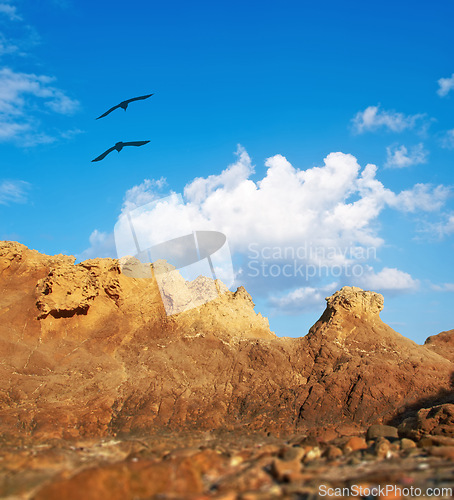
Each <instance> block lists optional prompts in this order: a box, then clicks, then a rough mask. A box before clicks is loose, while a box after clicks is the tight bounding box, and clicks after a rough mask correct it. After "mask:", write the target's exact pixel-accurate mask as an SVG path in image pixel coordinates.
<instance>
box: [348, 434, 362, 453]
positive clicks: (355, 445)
mask: <svg viewBox="0 0 454 500" xmlns="http://www.w3.org/2000/svg"><path fill="white" fill-rule="evenodd" d="M367 448H368V446H367V443H366V441H365V440H364V439H363V438H361V437H357V436H353V437H351V438H350V439H349V440H348V441H347V442H346V444H345V446H344V451H345V452H347V453H348V452H351V451H356V450H366V449H367Z"/></svg>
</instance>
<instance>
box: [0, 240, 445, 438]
mask: <svg viewBox="0 0 454 500" xmlns="http://www.w3.org/2000/svg"><path fill="white" fill-rule="evenodd" d="M73 262H74V258H72V257H65V256H54V257H49V256H45V255H41V254H39V253H38V252H34V251H31V250H29V249H27V248H26V247H24V246H23V245H20V244H17V243H8V242H6V243H1V244H0V290H1V291H2V292H1V294H0V356H1V358H2V360H3V363H2V364H1V365H0V432H1V433H3V434H17V433H22V434H25V435H30V436H33V437H35V438H49V437H64V438H78V437H81V436H85V437H86V436H102V435H109V434H110V435H113V434H117V433H120V432H121V433H128V432H140V431H147V432H149V431H150V430H159V429H164V428H165V429H194V428H197V429H219V428H224V429H234V428H237V427H238V426H242V427H248V428H251V429H260V430H261V431H273V432H290V431H295V430H308V431H309V430H311V429H312V430H314V429H317V430H320V431H321V430H322V429H323V428H324V429H325V430H326V432H331V431H329V428H331V429H333V431H332V432H337V430H339V429H340V428H342V429H343V433H346V432H347V429H353V430H354V429H360V428H362V427H364V426H366V425H368V424H370V423H382V422H387V421H388V420H391V419H393V418H395V417H396V416H398V415H402V418H404V417H405V416H408V415H407V413H408V411H409V409H411V410H412V411H413V410H415V408H416V409H417V408H418V404H420V403H419V402H421V401H422V400H424V404H425V405H426V406H427V401H433V402H436V401H437V398H438V397H439V395H440V394H442V393H443V394H444V395H446V393H447V391H450V390H452V386H451V379H450V377H451V373H452V372H453V364H452V362H451V361H450V360H449V359H446V358H444V357H442V356H440V355H439V354H437V353H436V352H434V351H433V350H431V349H429V348H428V347H425V346H418V345H417V344H415V343H414V342H412V341H410V340H408V339H406V338H404V337H402V336H401V335H399V334H398V333H397V332H395V331H394V330H392V329H391V328H390V327H389V326H387V325H385V324H384V323H383V322H382V321H381V319H380V316H379V312H380V311H381V309H382V308H383V297H382V296H381V295H379V294H376V293H374V292H366V291H363V290H361V289H359V288H356V287H345V288H343V289H342V290H340V291H338V292H336V293H335V294H334V295H333V296H331V297H328V298H327V309H326V310H325V312H324V313H323V315H322V316H321V318H320V319H319V320H318V321H317V322H316V324H315V325H314V326H313V327H312V328H311V330H310V332H309V334H308V335H307V336H305V337H301V338H277V337H276V336H275V335H274V334H273V333H272V332H270V330H269V325H268V321H267V319H266V318H264V317H262V316H261V315H260V314H257V313H256V312H255V311H254V304H253V302H252V299H251V297H250V295H249V294H248V293H247V291H246V290H245V289H244V288H242V287H240V288H239V289H238V290H237V291H236V292H230V291H229V290H227V289H225V287H224V286H223V285H222V283H220V282H214V281H213V280H209V279H208V278H203V277H200V278H198V279H197V280H195V281H194V282H191V283H187V282H182V281H181V280H180V279H179V278H178V277H176V278H175V280H174V282H173V283H172V286H175V287H176V288H177V289H181V287H183V291H184V293H186V292H188V291H189V292H190V296H189V298H188V304H189V303H191V301H194V300H196V301H197V300H200V297H202V296H204V294H205V292H206V291H207V290H208V291H210V290H214V289H216V291H217V296H216V298H214V299H213V300H210V301H208V302H206V303H202V304H200V305H198V306H197V307H191V308H188V309H186V310H184V312H181V313H179V314H173V315H168V314H166V309H165V307H164V304H163V299H162V296H161V293H160V289H159V284H158V282H157V280H156V273H155V271H156V269H155V268H154V266H149V265H146V264H140V266H141V271H143V272H142V273H141V274H140V277H137V276H138V275H137V274H135V275H134V276H135V277H131V275H128V272H129V271H128V270H127V267H128V266H129V267H131V266H134V265H137V263H134V262H119V261H117V260H114V259H93V260H89V261H86V262H83V263H81V264H78V265H74V263H73ZM162 265H163V264H162ZM175 276H177V275H175ZM183 295H184V294H183ZM194 297H195V298H194ZM164 300H166V299H165V297H164ZM192 305H195V304H194V302H192ZM421 405H422V403H421ZM419 408H421V406H419ZM405 412H407V413H405Z"/></svg>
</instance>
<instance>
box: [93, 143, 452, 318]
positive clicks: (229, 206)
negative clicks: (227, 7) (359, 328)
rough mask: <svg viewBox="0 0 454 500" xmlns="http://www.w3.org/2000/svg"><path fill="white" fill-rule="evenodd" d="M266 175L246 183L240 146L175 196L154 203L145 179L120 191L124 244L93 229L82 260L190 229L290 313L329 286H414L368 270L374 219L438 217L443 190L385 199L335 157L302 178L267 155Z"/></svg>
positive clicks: (369, 179) (401, 276) (372, 173)
mask: <svg viewBox="0 0 454 500" xmlns="http://www.w3.org/2000/svg"><path fill="white" fill-rule="evenodd" d="M266 167H267V171H266V173H265V175H264V176H263V177H262V178H260V179H258V180H254V167H253V164H252V162H251V158H250V157H249V155H248V154H247V152H246V151H245V150H244V148H242V147H239V148H238V152H237V160H236V161H235V162H234V163H233V164H231V165H229V166H228V167H227V168H226V169H225V170H224V171H222V172H221V173H219V174H218V175H210V176H208V177H200V178H196V179H193V180H192V181H191V182H189V183H188V184H187V185H186V187H185V189H184V195H183V197H179V196H177V195H176V194H175V193H171V194H170V196H168V197H167V198H165V199H163V198H162V195H161V194H160V190H161V189H162V187H163V182H164V181H163V180H162V179H160V180H159V181H151V180H147V181H144V183H142V184H140V185H138V186H135V187H133V188H132V189H130V190H128V191H127V193H126V196H125V199H124V205H123V209H122V211H121V214H120V217H119V221H118V223H117V225H116V230H117V229H119V231H117V234H121V235H122V236H124V237H125V239H124V241H121V242H120V243H121V244H120V245H118V242H116V241H115V239H112V235H111V234H105V233H100V232H98V231H95V232H94V233H93V234H92V237H91V239H90V243H91V247H90V249H88V250H87V251H86V252H85V254H84V255H90V256H95V255H106V254H108V255H110V256H115V252H116V249H115V243H117V247H118V246H120V247H121V251H120V252H119V254H121V255H119V256H122V255H133V254H135V253H136V248H140V249H144V248H149V247H151V246H153V245H156V244H158V243H162V242H165V241H168V240H170V239H172V238H175V237H177V236H183V235H185V234H187V233H190V232H191V231H192V230H194V231H199V230H213V229H214V230H216V231H220V232H222V233H224V234H225V235H226V237H227V241H228V245H229V247H230V250H231V252H232V254H233V256H234V262H235V266H236V268H237V270H238V272H237V276H238V277H239V279H238V281H237V284H245V285H246V286H247V288H248V290H249V291H251V293H254V294H255V296H256V295H262V296H263V297H268V299H269V304H270V305H271V307H274V308H277V307H280V308H281V309H283V310H286V311H288V312H289V313H290V312H291V311H293V310H296V309H297V308H298V307H299V308H300V310H303V309H304V308H305V307H310V305H311V304H314V303H315V302H314V301H317V302H320V298H323V297H322V295H323V294H324V293H330V292H331V291H333V290H328V288H329V286H328V285H327V284H332V283H333V282H334V281H336V283H339V284H340V285H342V284H351V285H359V286H364V287H367V288H370V289H377V290H383V291H391V293H407V292H409V291H412V290H414V289H416V288H417V286H418V282H417V280H415V279H414V278H412V277H411V276H410V275H409V274H408V273H406V272H404V271H401V270H399V269H394V268H384V269H382V270H381V271H379V272H375V271H374V269H373V267H372V266H373V265H374V264H375V263H376V250H377V249H378V248H379V247H380V246H381V245H382V244H383V243H384V241H383V239H382V238H381V236H380V234H379V227H380V226H379V217H380V214H381V213H382V212H383V210H385V209H386V208H388V209H393V210H396V211H400V212H405V213H418V214H421V213H424V212H426V213H430V212H434V211H437V210H440V209H441V208H442V207H443V204H444V203H445V201H446V199H447V197H448V196H449V194H450V190H449V188H448V187H445V186H442V185H441V186H432V185H429V184H416V185H414V186H412V187H410V188H409V189H406V190H403V191H400V192H394V191H392V190H390V189H389V188H386V187H385V186H384V185H383V183H382V182H381V181H379V180H378V179H377V167H376V166H375V165H372V164H368V165H366V166H365V167H361V166H360V165H359V163H358V161H357V160H356V158H355V157H354V156H352V155H349V154H344V153H331V154H329V155H328V156H327V157H326V158H325V160H324V162H323V164H322V165H320V166H315V167H312V168H309V169H306V170H300V169H298V168H295V167H294V166H293V165H291V164H290V162H289V161H288V160H287V159H286V158H285V157H284V156H282V155H275V156H273V157H271V158H268V159H267V160H266ZM131 226H133V227H134V231H135V234H133V233H132V231H131V230H129V229H128V227H131ZM128 231H129V232H128ZM125 235H126V236H125ZM128 239H129V242H128V241H127V240H128ZM106 249H107V250H108V251H106ZM251 263H253V266H251ZM350 271H352V273H350V274H349V272H350ZM353 271H354V273H353ZM330 286H331V285H330ZM333 286H334V285H333ZM327 287H328V288H327ZM317 294H319V295H317ZM303 302H304V303H305V304H306V305H304V306H303V305H302V303H303ZM301 308H302V309H301Z"/></svg>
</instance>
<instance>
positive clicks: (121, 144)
mask: <svg viewBox="0 0 454 500" xmlns="http://www.w3.org/2000/svg"><path fill="white" fill-rule="evenodd" d="M149 142H150V141H132V142H117V143H116V144H115V146H112V147H111V148H109V149H108V150H107V151H104V153H103V154H101V155H99V156H98V157H97V158H95V159H94V160H91V161H101V160H103V159H104V158H105V157H106V156H107V155H108V154H109V153H112V151H114V150H115V149H116V150H117V151H118V152H120V151H121V150H122V149H123V148H124V147H125V146H143V145H144V144H148V143H149Z"/></svg>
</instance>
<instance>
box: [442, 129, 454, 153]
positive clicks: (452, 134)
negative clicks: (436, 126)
mask: <svg viewBox="0 0 454 500" xmlns="http://www.w3.org/2000/svg"><path fill="white" fill-rule="evenodd" d="M441 147H442V148H445V149H454V128H453V129H451V130H447V131H446V133H445V134H444V136H443V137H442V138H441Z"/></svg>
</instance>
